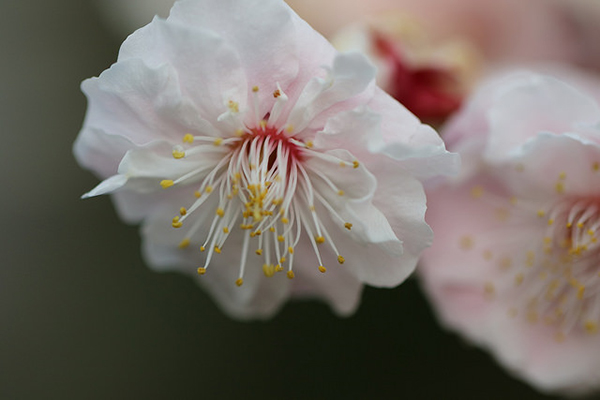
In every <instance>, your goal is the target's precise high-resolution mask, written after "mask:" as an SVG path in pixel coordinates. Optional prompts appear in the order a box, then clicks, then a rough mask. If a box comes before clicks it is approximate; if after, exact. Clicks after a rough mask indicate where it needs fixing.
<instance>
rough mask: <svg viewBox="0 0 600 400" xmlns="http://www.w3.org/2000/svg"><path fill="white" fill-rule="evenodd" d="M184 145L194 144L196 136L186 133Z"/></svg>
mask: <svg viewBox="0 0 600 400" xmlns="http://www.w3.org/2000/svg"><path fill="white" fill-rule="evenodd" d="M183 143H190V144H192V143H194V135H192V134H191V133H186V134H185V135H184V136H183Z"/></svg>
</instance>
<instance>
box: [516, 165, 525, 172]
mask: <svg viewBox="0 0 600 400" xmlns="http://www.w3.org/2000/svg"><path fill="white" fill-rule="evenodd" d="M515 169H516V170H517V172H523V171H525V166H524V165H523V164H521V163H519V164H517V165H515Z"/></svg>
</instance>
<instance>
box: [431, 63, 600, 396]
mask: <svg viewBox="0 0 600 400" xmlns="http://www.w3.org/2000/svg"><path fill="white" fill-rule="evenodd" d="M572 82H573V83H574V85H575V86H571V85H569V84H567V83H564V82H563V81H561V80H558V79H556V78H553V77H551V76H547V75H537V74H533V73H525V72H523V73H517V74H514V75H510V76H507V77H504V78H501V79H497V80H495V81H493V82H492V83H490V84H488V85H486V86H484V87H482V88H481V90H479V91H478V92H477V93H475V95H474V96H473V98H472V100H471V101H470V102H469V104H468V105H467V106H466V108H465V109H464V110H463V111H462V112H460V113H459V114H458V115H457V116H456V118H455V119H454V120H452V121H451V122H450V123H449V126H448V127H447V130H446V132H445V138H446V139H447V143H448V146H449V148H450V149H452V150H454V151H457V152H458V153H459V154H461V157H462V159H463V167H464V168H463V170H462V172H461V174H460V176H459V177H458V178H457V179H454V180H451V181H448V182H445V183H442V184H440V185H438V186H436V187H435V188H433V189H432V190H431V191H430V192H429V193H428V194H429V199H430V200H429V202H428V204H429V209H428V214H427V220H428V222H429V223H430V224H431V226H432V228H433V229H434V232H435V235H436V240H435V243H434V245H433V247H432V248H431V249H429V250H428V251H427V252H426V253H425V254H424V257H423V260H422V268H421V269H420V272H421V278H422V281H423V284H424V287H425V289H426V291H427V292H428V294H429V296H430V298H431V300H432V302H433V304H434V306H435V309H436V310H437V312H438V314H439V316H440V318H441V320H442V321H443V322H444V324H445V325H447V326H448V327H450V328H452V329H454V330H457V331H459V332H460V333H462V334H464V335H465V336H467V337H468V338H469V339H471V340H472V341H473V342H474V343H476V344H478V345H481V346H483V347H485V348H487V349H488V350H490V351H491V352H492V353H493V354H494V355H495V356H496V357H497V358H498V360H499V361H500V362H501V363H502V364H504V365H505V366H506V367H507V368H509V369H510V370H511V371H512V372H513V373H514V374H516V375H518V376H520V377H522V378H523V379H525V380H527V381H528V382H530V383H531V384H532V385H534V386H535V387H537V388H539V389H540V390H543V391H557V392H564V393H584V392H588V391H591V390H594V389H597V388H599V387H600V332H599V331H600V268H599V263H600V240H599V239H600V106H599V103H598V97H594V96H597V95H598V94H600V90H598V89H599V88H600V86H599V84H598V82H597V81H594V80H592V79H591V78H589V77H586V76H583V75H578V76H577V77H576V78H575V79H574V80H572ZM576 87H577V88H576ZM589 90H592V92H587V91H589Z"/></svg>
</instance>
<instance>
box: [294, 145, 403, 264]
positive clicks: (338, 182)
mask: <svg viewBox="0 0 600 400" xmlns="http://www.w3.org/2000/svg"><path fill="white" fill-rule="evenodd" d="M325 154H326V155H328V156H329V157H331V160H326V159H324V158H320V157H313V158H311V159H309V160H307V161H306V167H307V169H308V170H309V173H310V176H311V182H312V184H313V186H314V188H315V190H316V191H317V192H318V193H319V194H320V195H321V196H323V197H324V199H325V200H326V202H327V204H329V205H330V206H331V207H332V208H333V209H334V210H335V211H336V212H337V214H338V215H339V216H340V217H341V218H342V220H339V219H338V220H337V221H336V223H337V226H338V227H344V224H345V223H346V222H349V223H351V224H352V225H353V227H352V230H351V231H348V230H346V229H344V228H341V229H342V232H344V234H345V235H347V236H348V237H346V238H344V240H355V241H357V242H359V243H362V244H367V243H374V244H377V245H378V246H380V248H381V249H382V250H385V251H387V252H388V253H390V254H393V255H396V256H399V255H400V254H402V243H401V241H400V240H398V238H397V237H396V235H395V234H394V231H393V230H392V228H391V227H390V224H389V223H388V221H387V219H386V217H385V216H384V215H383V214H382V213H381V211H379V210H378V209H377V208H376V207H375V206H373V204H372V200H373V195H374V193H375V190H376V187H377V179H376V178H375V176H374V175H373V174H371V173H370V172H369V171H368V170H367V169H366V168H365V167H364V165H360V164H359V167H358V168H353V167H352V162H353V161H355V160H356V158H355V157H354V156H353V155H352V154H350V153H349V152H348V151H346V150H341V149H338V150H330V151H328V152H326V153H325ZM339 160H343V161H345V162H347V163H349V164H350V165H349V166H345V167H342V166H340V165H339ZM321 177H325V178H327V179H328V180H329V181H330V182H332V183H333V184H335V186H336V187H337V188H339V189H340V190H343V192H344V193H343V195H340V194H339V193H338V191H337V190H333V189H332V188H331V187H329V186H328V184H327V183H326V182H325V181H323V180H322V179H321ZM338 229H340V228H338ZM350 238H352V239H350Z"/></svg>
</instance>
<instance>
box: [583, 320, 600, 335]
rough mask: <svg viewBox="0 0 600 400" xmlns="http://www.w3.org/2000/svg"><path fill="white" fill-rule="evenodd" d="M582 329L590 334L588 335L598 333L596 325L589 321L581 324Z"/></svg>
mask: <svg viewBox="0 0 600 400" xmlns="http://www.w3.org/2000/svg"><path fill="white" fill-rule="evenodd" d="M583 327H584V328H585V330H586V332H587V333H590V334H594V333H598V324H597V323H595V322H594V321H591V320H587V321H585V323H584V324H583Z"/></svg>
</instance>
